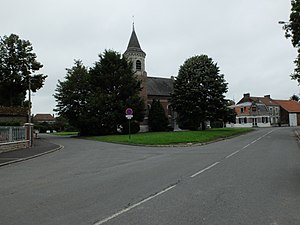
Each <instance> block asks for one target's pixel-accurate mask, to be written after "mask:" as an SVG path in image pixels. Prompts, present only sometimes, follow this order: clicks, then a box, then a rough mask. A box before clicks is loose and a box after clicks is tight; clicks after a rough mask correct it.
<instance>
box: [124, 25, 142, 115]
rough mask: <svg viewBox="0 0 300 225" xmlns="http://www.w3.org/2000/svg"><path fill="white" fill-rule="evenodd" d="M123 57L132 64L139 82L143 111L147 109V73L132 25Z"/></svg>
mask: <svg viewBox="0 0 300 225" xmlns="http://www.w3.org/2000/svg"><path fill="white" fill-rule="evenodd" d="M124 56H125V57H126V58H127V59H128V60H130V61H131V62H132V65H133V67H132V68H133V71H134V72H135V75H136V76H137V77H138V79H140V80H141V86H142V90H141V97H142V98H143V99H144V104H145V109H146V107H147V101H148V98H147V96H148V95H147V72H146V70H145V58H146V53H145V52H144V51H143V50H142V49H141V46H140V43H139V41H138V38H137V35H136V33H135V29H134V24H133V26H132V33H131V36H130V39H129V43H128V46H127V50H126V51H125V52H124Z"/></svg>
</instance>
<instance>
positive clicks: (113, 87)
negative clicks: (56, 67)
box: [54, 51, 144, 135]
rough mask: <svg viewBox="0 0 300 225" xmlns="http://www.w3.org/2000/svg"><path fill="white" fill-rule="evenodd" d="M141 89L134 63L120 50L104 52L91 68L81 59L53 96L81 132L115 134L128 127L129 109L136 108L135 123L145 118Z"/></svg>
mask: <svg viewBox="0 0 300 225" xmlns="http://www.w3.org/2000/svg"><path fill="white" fill-rule="evenodd" d="M139 91H140V81H139V80H138V79H137V78H136V77H135V75H134V73H133V71H132V64H131V63H129V62H128V61H127V60H126V59H125V58H122V57H121V55H120V54H119V53H117V52H114V51H105V52H104V53H103V54H100V55H99V61H98V62H96V63H95V65H94V67H92V68H91V69H90V70H88V69H87V68H86V67H85V66H83V65H82V62H81V61H75V65H74V66H73V68H71V69H68V70H67V76H66V80H65V81H64V82H61V81H59V84H58V85H57V89H56V92H57V93H56V94H55V95H54V97H55V98H56V101H57V108H56V111H57V112H58V113H59V115H61V116H63V117H65V118H66V119H67V120H68V121H69V123H70V125H72V126H74V127H76V128H77V129H79V131H80V135H98V134H112V133H116V132H117V130H118V128H120V127H123V128H124V127H126V124H127V122H128V121H127V120H126V117H125V110H126V108H132V109H133V111H134V117H133V119H132V121H133V122H137V121H142V120H143V118H144V103H143V101H142V99H141V98H140V96H139Z"/></svg>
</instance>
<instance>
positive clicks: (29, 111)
mask: <svg viewBox="0 0 300 225" xmlns="http://www.w3.org/2000/svg"><path fill="white" fill-rule="evenodd" d="M30 78H31V77H30V75H29V76H28V123H31V80H30Z"/></svg>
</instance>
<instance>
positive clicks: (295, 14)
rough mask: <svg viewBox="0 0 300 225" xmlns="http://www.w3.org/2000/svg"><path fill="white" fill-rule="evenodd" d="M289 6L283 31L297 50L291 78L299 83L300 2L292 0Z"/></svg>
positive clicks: (299, 0)
mask: <svg viewBox="0 0 300 225" xmlns="http://www.w3.org/2000/svg"><path fill="white" fill-rule="evenodd" d="M291 5H292V8H291V13H290V19H289V22H288V23H284V26H283V29H284V30H285V37H286V38H291V42H292V45H293V47H295V48H297V49H298V50H297V51H298V55H297V57H296V59H295V60H294V64H295V69H294V72H293V73H292V74H291V78H292V79H293V80H297V81H298V83H300V49H299V48H300V0H292V1H291Z"/></svg>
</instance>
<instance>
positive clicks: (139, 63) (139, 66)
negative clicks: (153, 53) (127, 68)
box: [135, 60, 142, 70]
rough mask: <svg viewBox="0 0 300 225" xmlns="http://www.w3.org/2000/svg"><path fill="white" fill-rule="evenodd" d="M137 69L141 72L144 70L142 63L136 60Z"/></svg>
mask: <svg viewBox="0 0 300 225" xmlns="http://www.w3.org/2000/svg"><path fill="white" fill-rule="evenodd" d="M135 68H136V70H141V69H142V63H141V61H140V60H136V63H135Z"/></svg>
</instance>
